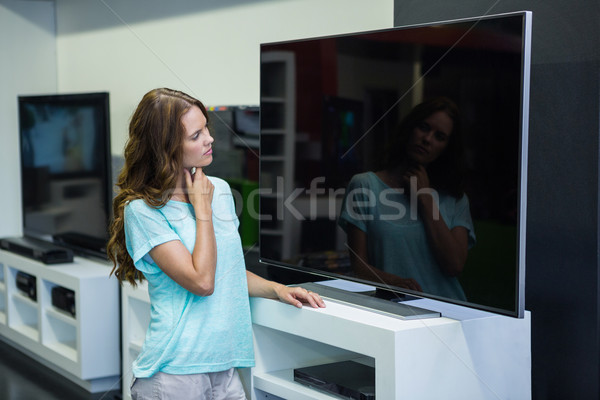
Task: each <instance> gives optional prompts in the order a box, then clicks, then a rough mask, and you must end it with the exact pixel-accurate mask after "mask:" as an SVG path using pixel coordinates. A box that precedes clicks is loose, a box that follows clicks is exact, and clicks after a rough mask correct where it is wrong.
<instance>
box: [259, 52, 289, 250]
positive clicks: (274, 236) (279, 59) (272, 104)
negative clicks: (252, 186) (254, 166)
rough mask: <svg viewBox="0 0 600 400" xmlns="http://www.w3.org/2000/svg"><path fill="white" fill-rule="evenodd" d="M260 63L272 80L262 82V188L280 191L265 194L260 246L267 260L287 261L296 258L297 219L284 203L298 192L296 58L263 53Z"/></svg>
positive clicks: (281, 54)
mask: <svg viewBox="0 0 600 400" xmlns="http://www.w3.org/2000/svg"><path fill="white" fill-rule="evenodd" d="M260 62H261V75H264V76H270V77H271V79H269V80H263V81H262V82H261V93H260V96H261V97H260V134H261V148H260V159H261V170H260V181H261V183H260V187H271V188H276V190H275V191H274V192H271V193H265V192H261V197H260V201H261V215H263V218H266V219H263V220H262V221H261V222H260V223H261V225H262V229H261V238H260V246H261V249H262V251H263V253H264V255H265V256H266V257H267V258H275V259H281V257H283V258H284V259H285V258H289V257H290V255H291V254H293V249H292V248H291V246H292V242H293V241H291V240H289V237H291V236H290V235H293V233H294V226H293V222H294V218H292V217H291V216H285V217H283V215H284V214H289V212H290V211H289V210H288V209H286V207H285V203H284V202H285V200H286V199H287V198H288V196H289V195H290V194H291V193H292V192H293V190H294V163H295V149H296V146H295V134H294V133H295V129H296V76H295V74H296V66H295V56H294V53H292V52H284V51H276V52H268V53H262V54H261V60H260ZM284 237H288V239H287V240H283V238H284ZM271 254H272V255H271Z"/></svg>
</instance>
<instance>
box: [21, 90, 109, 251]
mask: <svg viewBox="0 0 600 400" xmlns="http://www.w3.org/2000/svg"><path fill="white" fill-rule="evenodd" d="M17 103H18V104H17V106H18V119H19V130H18V132H19V134H18V136H19V156H20V162H19V163H20V173H21V177H23V171H24V168H25V166H24V165H23V157H22V152H23V140H22V136H23V134H22V130H21V113H22V107H24V105H25V104H53V103H54V104H64V105H91V106H94V107H95V108H97V109H98V110H102V113H103V114H104V115H103V116H102V118H100V120H99V121H98V123H99V124H100V130H101V132H102V133H103V134H102V136H103V139H104V140H102V141H101V143H102V146H103V149H102V151H103V153H104V157H103V158H104V163H105V166H104V168H102V170H101V171H100V173H101V178H102V181H103V183H104V185H103V188H102V189H103V192H104V196H103V197H104V209H103V212H104V213H105V215H106V226H105V230H106V237H104V238H99V237H91V239H92V240H93V242H94V243H98V245H94V246H91V245H89V244H85V242H86V240H81V241H76V240H69V239H66V240H65V239H61V238H59V237H56V236H51V235H50V234H48V233H42V232H39V231H36V230H32V229H28V228H27V227H26V226H25V205H24V204H23V198H24V185H23V184H21V207H22V212H21V221H22V227H23V235H24V236H26V237H33V238H35V239H40V240H44V241H47V242H50V243H54V244H56V245H59V246H62V247H66V248H69V249H71V250H73V252H74V253H75V254H77V255H81V256H89V257H94V258H99V259H101V260H108V255H107V253H106V244H107V241H108V230H109V224H110V220H111V218H112V198H113V195H112V184H113V182H112V164H111V138H110V95H109V92H82V93H58V94H36V95H19V96H17ZM54 175H55V176H57V177H60V178H66V179H68V178H73V177H83V176H85V174H80V173H57V174H54ZM89 176H98V175H96V174H93V173H90V175H89ZM88 243H89V241H88ZM100 243H102V245H100Z"/></svg>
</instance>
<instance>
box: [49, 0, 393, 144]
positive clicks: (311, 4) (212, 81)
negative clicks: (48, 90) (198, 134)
mask: <svg viewBox="0 0 600 400" xmlns="http://www.w3.org/2000/svg"><path fill="white" fill-rule="evenodd" d="M167 4H168V5H167ZM56 5H57V19H56V21H57V22H56V23H57V55H58V56H57V59H58V64H57V65H58V89H59V91H62V92H73V91H95V90H102V91H109V92H110V95H111V119H112V121H111V128H112V152H113V154H121V153H122V149H123V145H124V143H125V139H126V135H127V132H126V130H127V123H128V119H129V116H130V115H131V113H132V112H133V109H134V107H135V106H136V104H137V103H138V102H139V100H140V99H141V97H142V95H143V94H144V93H146V92H147V91H148V90H150V89H152V88H155V87H160V86H167V87H172V88H175V89H180V90H183V91H186V92H188V93H190V94H192V95H195V96H197V97H198V98H200V99H201V100H202V101H203V102H204V103H205V104H206V105H209V106H210V105H227V104H229V105H232V104H258V101H259V49H260V43H265V42H273V41H281V40H289V39H297V38H303V37H311V36H321V35H331V34H338V33H344V32H352V31H360V30H371V29H379V28H389V27H392V25H393V24H392V22H393V1H392V0H373V1H370V2H368V3H366V2H364V1H362V0H284V1H281V0H280V1H227V0H223V1H219V2H217V1H211V2H209V1H196V0H178V1H173V2H164V1H162V0H144V1H142V0H133V1H128V2H123V1H116V0H104V1H81V0H56Z"/></svg>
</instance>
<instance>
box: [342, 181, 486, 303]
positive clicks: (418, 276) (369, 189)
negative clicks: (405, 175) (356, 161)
mask: <svg viewBox="0 0 600 400" xmlns="http://www.w3.org/2000/svg"><path fill="white" fill-rule="evenodd" d="M426 195H427V194H426ZM438 198H439V210H440V217H441V218H442V219H443V220H444V222H446V225H448V228H450V229H452V228H454V227H457V226H463V227H465V228H467V230H468V232H469V248H470V247H472V246H473V245H474V244H475V233H474V230H473V222H472V219H471V213H470V211H469V200H468V198H467V196H466V195H463V196H462V197H461V198H460V199H457V198H455V197H453V196H450V195H448V194H444V193H440V192H438ZM338 223H339V225H340V226H341V227H342V228H343V229H344V231H346V229H347V227H348V224H353V225H355V226H356V227H358V228H359V229H360V230H362V231H363V232H365V233H366V234H367V252H368V257H369V263H370V264H371V265H373V266H374V267H376V268H378V269H381V270H383V271H386V272H389V273H392V274H394V275H397V276H400V277H402V278H413V279H415V280H416V281H417V282H418V283H419V284H420V285H421V288H422V289H423V291H424V292H425V293H428V294H432V295H435V296H441V297H445V298H452V299H456V300H466V297H465V293H464V291H463V289H462V287H461V286H460V283H459V281H458V279H457V278H456V277H451V276H447V275H445V274H444V273H443V272H442V270H441V268H440V266H439V264H438V262H437V261H436V260H435V257H434V255H433V253H432V251H431V249H430V247H429V241H428V239H427V233H426V232H425V226H424V225H423V221H422V220H421V217H420V215H418V212H416V210H415V209H414V208H412V209H411V206H410V196H409V195H406V194H404V193H401V192H399V191H398V190H396V189H392V188H390V187H389V186H388V185H386V184H385V183H384V182H383V181H382V180H381V179H379V177H378V176H377V175H376V174H375V173H373V172H365V173H361V174H357V175H355V176H354V177H352V179H351V180H350V183H349V184H348V187H347V188H346V196H345V198H344V201H343V203H342V211H341V213H340V218H339V221H338Z"/></svg>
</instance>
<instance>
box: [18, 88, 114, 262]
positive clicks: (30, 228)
mask: <svg viewBox="0 0 600 400" xmlns="http://www.w3.org/2000/svg"><path fill="white" fill-rule="evenodd" d="M18 103H19V136H20V150H21V188H22V203H23V233H24V235H25V236H29V237H34V238H38V239H43V240H46V241H51V242H54V243H56V244H60V245H64V246H66V247H69V248H71V249H73V250H74V251H75V252H79V253H81V254H88V255H94V256H99V257H103V258H106V241H107V239H108V221H109V218H110V202H111V199H112V188H111V184H112V175H111V160H110V124H109V109H108V107H109V96H108V93H84V94H61V95H41V96H19V98H18Z"/></svg>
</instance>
